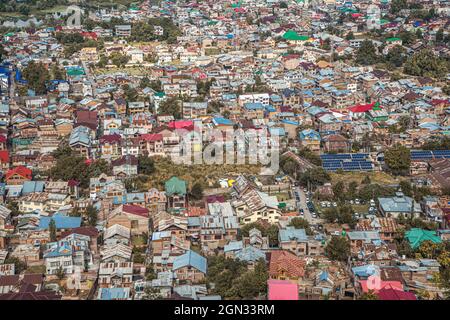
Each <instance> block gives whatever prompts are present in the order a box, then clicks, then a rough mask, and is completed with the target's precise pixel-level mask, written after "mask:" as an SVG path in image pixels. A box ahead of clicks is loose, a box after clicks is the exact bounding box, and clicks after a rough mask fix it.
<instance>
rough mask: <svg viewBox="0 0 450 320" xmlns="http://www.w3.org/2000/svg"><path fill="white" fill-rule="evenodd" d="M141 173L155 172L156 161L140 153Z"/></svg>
mask: <svg viewBox="0 0 450 320" xmlns="http://www.w3.org/2000/svg"><path fill="white" fill-rule="evenodd" d="M138 169H139V173H141V174H146V175H151V174H153V173H154V172H155V170H156V169H155V162H154V161H153V159H152V158H150V157H147V156H144V155H140V156H139V158H138Z"/></svg>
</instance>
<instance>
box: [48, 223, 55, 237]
mask: <svg viewBox="0 0 450 320" xmlns="http://www.w3.org/2000/svg"><path fill="white" fill-rule="evenodd" d="M48 230H49V232H50V241H51V242H54V241H56V223H55V220H53V219H51V220H50V223H49V224H48Z"/></svg>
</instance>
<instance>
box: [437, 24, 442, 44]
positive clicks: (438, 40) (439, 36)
mask: <svg viewBox="0 0 450 320" xmlns="http://www.w3.org/2000/svg"><path fill="white" fill-rule="evenodd" d="M442 40H444V29H442V28H440V29H439V30H438V31H437V32H436V43H441V42H442Z"/></svg>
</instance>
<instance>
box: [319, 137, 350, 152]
mask: <svg viewBox="0 0 450 320" xmlns="http://www.w3.org/2000/svg"><path fill="white" fill-rule="evenodd" d="M323 145H324V151H325V152H329V153H333V152H335V153H346V152H350V151H351V143H350V141H349V140H348V139H347V138H345V137H344V136H342V135H340V134H330V135H328V136H325V137H323Z"/></svg>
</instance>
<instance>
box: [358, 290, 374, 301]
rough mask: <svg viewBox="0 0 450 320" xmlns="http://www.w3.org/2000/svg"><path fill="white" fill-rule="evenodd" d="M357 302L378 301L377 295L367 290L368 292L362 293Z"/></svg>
mask: <svg viewBox="0 0 450 320" xmlns="http://www.w3.org/2000/svg"><path fill="white" fill-rule="evenodd" d="M359 300H378V296H377V294H376V293H375V292H374V291H373V290H369V291H368V292H365V293H363V294H362V295H361V296H360V297H359Z"/></svg>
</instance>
